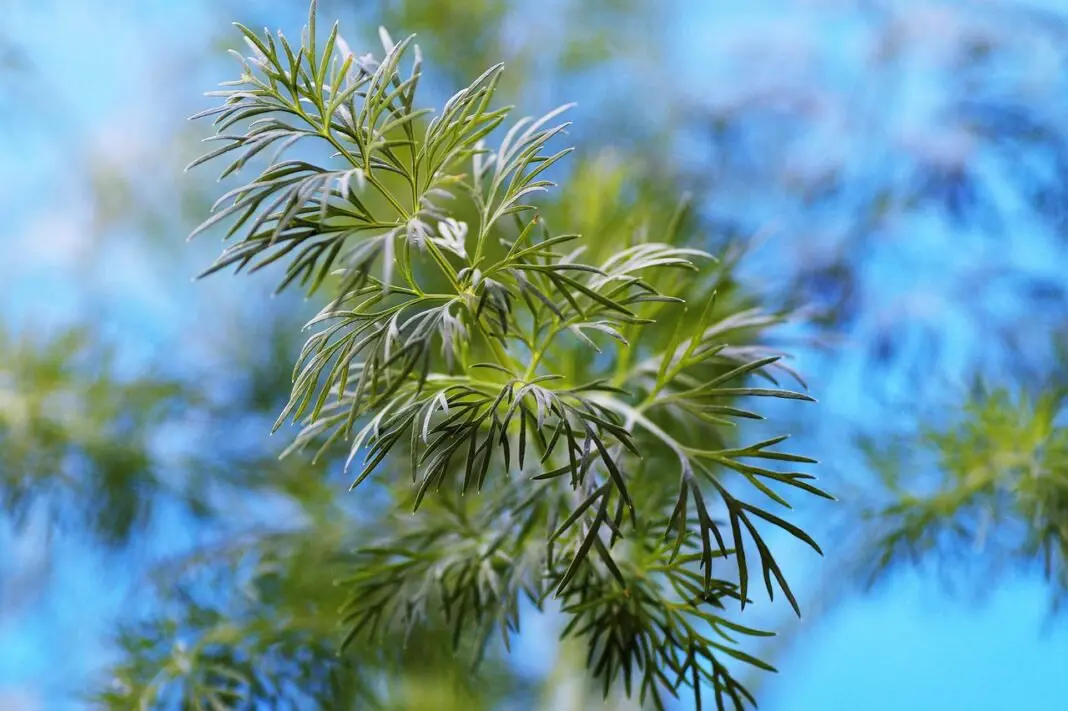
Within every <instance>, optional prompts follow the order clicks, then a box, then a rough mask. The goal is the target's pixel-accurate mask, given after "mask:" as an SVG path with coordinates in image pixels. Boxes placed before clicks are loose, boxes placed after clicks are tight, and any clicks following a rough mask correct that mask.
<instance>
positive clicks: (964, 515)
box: [859, 387, 1068, 606]
mask: <svg viewBox="0 0 1068 711" xmlns="http://www.w3.org/2000/svg"><path fill="white" fill-rule="evenodd" d="M1064 402H1065V391H1064V390H1063V388H1054V389H1049V390H1046V391H1044V392H1042V393H1041V394H1039V395H1038V396H1035V397H1030V396H1027V395H1021V394H1018V393H1017V394H1014V393H1012V392H1010V391H1009V390H1006V389H995V390H991V391H988V390H986V389H985V388H982V387H979V388H977V389H976V392H975V393H974V395H973V397H972V400H971V401H970V402H969V403H968V405H967V407H966V408H965V409H964V410H963V411H962V412H960V414H959V415H957V416H955V417H953V418H951V420H950V421H949V422H948V423H947V424H944V425H930V424H928V425H924V426H923V427H922V428H921V430H920V432H919V434H918V435H916V436H914V437H909V438H901V439H900V440H898V441H896V442H892V443H886V442H883V443H879V444H875V443H869V444H868V450H869V453H870V455H871V460H872V461H873V463H874V465H875V468H876V470H877V471H878V472H879V473H880V474H881V480H882V483H883V485H884V486H883V487H882V488H881V489H879V490H876V491H875V492H874V494H875V495H874V496H872V495H871V494H869V496H868V497H866V500H867V501H868V505H867V506H866V508H865V509H864V511H863V512H862V518H863V519H864V521H865V526H864V528H862V529H861V530H867V531H868V534H867V536H866V537H865V538H864V540H863V541H862V542H861V543H860V550H861V551H862V555H861V556H860V557H859V558H860V559H862V560H864V561H865V564H864V565H863V570H864V572H865V574H866V578H867V580H868V581H869V583H874V582H876V581H879V580H881V579H883V578H884V577H886V575H887V574H888V573H889V572H890V571H892V570H893V569H894V568H895V567H897V566H899V565H918V566H937V567H938V568H939V569H941V571H942V572H943V573H946V574H947V579H951V578H952V577H953V574H954V573H957V574H960V573H963V572H967V571H971V572H976V568H977V567H978V568H979V569H980V571H981V572H982V573H983V574H984V577H985V580H986V581H987V582H986V583H985V584H984V585H983V586H981V587H982V589H989V587H990V585H989V580H990V579H991V578H992V577H993V576H994V575H996V573H998V572H1000V571H1003V570H1004V569H1005V568H1006V567H1015V568H1017V569H1020V568H1022V569H1036V568H1037V569H1040V570H1041V571H1042V573H1043V574H1044V575H1045V577H1046V579H1047V580H1048V581H1049V582H1050V586H1051V597H1052V599H1053V602H1054V605H1055V606H1056V605H1059V604H1060V603H1061V602H1062V601H1063V599H1064V596H1065V593H1066V591H1068V569H1066V561H1068V428H1066V427H1065V422H1064V413H1065V408H1064Z"/></svg>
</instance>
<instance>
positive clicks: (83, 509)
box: [0, 0, 1068, 711]
mask: <svg viewBox="0 0 1068 711" xmlns="http://www.w3.org/2000/svg"><path fill="white" fill-rule="evenodd" d="M306 12H307V6H306V4H305V2H304V0H181V1H179V0H109V1H107V2H104V1H103V0H0V215H2V216H3V217H2V221H0V296H2V301H0V709H4V710H5V711H6V710H11V711H35V710H39V709H42V710H43V709H48V710H51V709H78V708H88V707H91V703H90V701H89V700H88V697H89V696H91V695H92V694H95V693H98V692H100V691H101V690H105V691H106V689H108V688H109V685H110V684H113V683H115V682H114V679H116V678H120V679H121V678H122V677H123V675H124V674H127V675H130V674H134V673H135V671H136V670H138V669H142V670H143V669H144V668H146V666H145V665H147V666H148V667H151V666H152V665H156V666H157V667H158V668H159V669H161V670H163V671H162V672H161V673H162V674H164V675H166V674H170V673H172V672H173V673H174V674H178V673H179V672H180V671H181V670H182V669H183V668H185V667H183V664H187V663H188V658H187V656H186V655H187V654H188V649H189V647H188V644H193V643H195V640H196V639H197V635H202V634H204V633H205V630H208V631H210V633H211V634H216V635H220V637H219V639H226V635H228V634H229V635H245V637H247V644H248V647H247V649H248V650H251V651H249V654H252V655H253V656H255V651H254V650H255V649H256V646H255V645H256V644H257V642H256V640H257V639H258V637H257V635H263V634H265V630H268V629H270V630H274V631H277V630H278V629H285V630H289V629H290V627H292V635H290V636H288V637H286V638H285V639H282V640H281V641H279V640H275V641H274V642H272V644H275V645H276V649H277V646H281V647H286V646H287V645H289V646H291V647H292V648H300V647H302V646H307V647H309V648H312V647H315V645H316V644H325V643H326V640H328V639H329V638H330V635H333V634H334V631H333V627H332V622H333V620H332V619H328V616H326V617H324V618H323V619H319V620H310V621H309V620H307V619H304V620H300V621H299V624H298V623H297V622H294V621H293V620H294V615H293V609H294V607H293V604H294V602H293V601H294V600H296V601H300V600H305V599H307V600H318V599H319V598H318V597H317V596H321V595H324V594H325V593H324V592H323V589H324V588H325V587H328V586H329V585H328V584H329V576H326V575H325V573H324V574H319V573H316V572H315V571H316V570H317V569H319V568H322V567H325V563H324V560H323V555H324V554H323V552H322V551H323V549H322V548H317V547H316V546H315V545H310V544H309V541H318V542H322V541H324V540H325V541H333V542H337V541H339V540H342V539H343V538H344V536H345V535H347V534H346V531H345V529H346V524H345V522H346V521H349V520H353V519H358V517H359V510H360V505H361V502H360V500H359V498H358V497H356V496H354V495H349V496H346V495H345V494H344V492H345V490H346V488H347V483H348V481H347V479H346V478H345V475H344V473H343V472H342V470H341V467H340V465H331V466H323V465H317V466H314V467H313V466H311V465H310V464H309V463H308V462H307V460H302V459H300V458H299V457H298V458H294V459H286V460H283V461H281V462H280V461H278V460H277V457H276V455H277V453H278V451H280V448H281V446H283V445H284V442H282V441H279V439H280V438H274V439H271V440H268V438H267V433H268V432H269V430H270V424H271V422H272V421H273V419H274V417H275V415H276V413H277V411H278V409H279V407H280V406H281V405H282V404H284V402H285V398H286V395H287V388H288V385H289V371H290V367H291V363H292V360H293V358H294V357H295V355H296V353H297V350H298V349H299V345H300V343H299V340H298V339H299V337H300V334H299V326H300V324H301V323H302V322H303V320H304V319H306V318H307V317H309V316H311V315H312V314H313V313H314V312H315V310H316V308H315V304H314V303H308V302H305V301H302V300H301V299H300V298H299V297H296V296H280V297H278V298H277V299H273V300H269V299H267V298H266V296H267V294H268V293H269V291H270V289H271V287H272V286H273V285H272V284H269V283H267V282H265V281H264V279H262V278H258V277H245V276H242V277H240V278H233V277H228V276H216V277H213V278H211V279H208V280H205V281H199V282H196V283H193V282H192V281H191V278H192V277H193V276H194V275H195V274H197V273H198V272H199V271H201V270H202V269H203V268H204V267H206V266H207V265H208V264H209V263H210V261H211V259H212V257H213V255H214V254H215V253H216V252H217V250H218V246H219V245H218V243H217V242H216V241H215V238H214V236H212V235H207V236H205V237H202V238H199V239H198V240H197V241H194V242H192V243H187V242H186V240H185V237H186V236H187V235H188V233H189V232H190V231H191V229H192V228H193V227H194V226H195V225H196V224H197V223H198V222H199V221H201V220H202V219H203V217H204V216H205V215H206V214H207V210H208V208H209V206H210V205H211V203H212V202H213V201H214V198H215V195H216V194H217V192H218V187H219V186H218V184H217V183H215V181H214V180H213V179H212V178H211V176H210V174H209V173H208V172H203V173H199V172H198V173H191V174H186V173H184V172H183V170H182V169H183V167H184V166H185V165H186V164H187V163H188V162H189V161H190V160H191V159H192V158H194V157H195V156H196V155H198V154H199V152H200V149H201V146H200V140H201V139H202V138H203V137H204V136H205V135H207V133H206V132H207V130H208V128H207V127H206V126H201V125H194V124H190V123H188V122H186V121H185V118H186V117H187V116H188V115H190V114H192V113H194V112H196V111H199V110H201V109H203V108H206V107H207V106H208V105H209V100H208V99H205V98H204V97H203V96H202V92H203V91H205V90H209V89H211V88H213V87H214V85H215V84H217V83H218V82H219V81H224V80H226V79H229V78H231V75H232V74H234V66H235V65H234V64H233V62H232V60H230V59H229V58H228V57H227V55H226V52H225V50H226V48H228V47H236V46H238V44H239V38H238V36H237V34H236V32H235V31H233V29H232V27H231V26H230V22H231V21H234V20H239V21H241V22H243V23H244V24H246V25H248V26H251V27H263V26H268V27H271V28H276V27H281V28H285V29H286V30H287V31H288V32H290V33H292V34H296V33H297V32H298V31H299V28H300V26H301V24H302V23H303V22H304V18H305V14H306ZM321 15H322V17H323V19H324V20H331V19H334V18H339V19H340V20H341V23H342V32H343V34H344V35H345V36H346V38H347V39H348V42H349V44H350V45H351V46H352V47H353V49H354V50H356V51H358V52H362V51H366V50H364V49H361V48H363V47H367V48H368V49H369V48H372V47H373V45H374V44H375V42H374V39H375V31H376V29H377V27H378V25H379V24H384V25H385V26H387V27H388V28H389V29H390V31H391V32H392V33H393V35H394V36H395V37H396V36H398V35H404V34H407V33H410V32H415V33H418V36H419V42H420V44H421V45H422V47H423V51H424V54H425V55H426V56H427V58H428V65H427V67H428V68H427V75H426V79H425V80H424V87H423V91H424V95H423V97H424V101H425V102H428V103H430V104H431V105H433V104H440V101H441V100H443V99H444V98H447V97H448V96H449V95H450V94H451V93H452V92H453V91H455V90H456V89H458V88H459V87H461V86H463V85H465V84H466V83H467V82H468V81H470V79H472V78H473V77H474V76H477V74H478V73H480V72H481V70H482V69H483V68H485V67H487V66H489V65H490V64H493V63H495V62H496V61H500V60H503V61H505V62H506V64H507V67H508V70H507V74H506V81H505V86H504V93H505V95H506V99H507V100H508V101H510V102H513V103H516V104H517V105H518V106H519V107H520V108H521V109H523V110H524V111H526V112H529V113H534V112H542V111H545V110H548V109H549V108H551V107H553V106H556V105H557V104H560V103H563V102H566V101H571V100H577V101H578V102H579V106H578V108H577V109H576V112H575V116H574V120H575V126H574V128H573V129H572V131H571V140H572V141H573V142H574V144H575V145H576V146H578V149H579V150H578V151H577V153H576V158H575V160H574V161H572V163H571V165H570V167H569V168H568V172H569V174H570V183H569V184H570V185H573V186H574V187H573V189H571V188H569V194H568V196H567V200H568V201H569V202H568V203H567V208H568V210H569V211H570V214H571V216H572V217H573V218H574V221H575V223H576V225H577V226H578V228H579V229H578V230H577V231H583V230H582V226H583V224H584V222H595V221H597V220H599V219H602V218H604V216H606V215H610V214H612V210H613V209H615V208H625V207H626V205H628V204H630V203H632V202H633V201H635V200H644V201H661V202H666V203H670V202H672V201H674V200H676V199H677V198H678V196H679V195H681V194H683V193H684V192H689V193H691V194H692V195H693V201H694V205H695V207H696V212H697V216H698V218H699V220H700V224H701V227H702V230H701V232H702V234H704V235H705V239H706V240H707V243H706V245H705V246H706V247H708V248H709V249H712V250H714V251H715V252H716V253H717V254H720V255H726V256H727V257H728V259H727V264H728V265H729V267H730V268H731V269H732V270H733V274H734V278H735V279H736V280H737V282H738V283H739V284H740V285H741V287H740V288H743V289H745V290H747V291H748V292H749V293H750V294H751V295H752V296H753V298H759V299H761V300H763V301H764V302H765V303H767V304H769V305H772V306H775V307H777V308H793V309H796V310H797V317H796V318H795V319H794V321H793V323H792V324H791V325H790V326H788V327H784V328H783V329H782V330H781V336H782V338H783V340H784V341H786V342H788V343H789V344H790V346H789V347H790V350H791V351H792V352H793V353H794V355H795V356H796V357H795V363H794V366H795V367H796V368H798V369H799V370H800V371H801V372H802V373H803V374H804V376H805V378H806V380H807V381H808V383H809V386H810V388H811V391H812V393H813V394H814V395H815V396H816V397H817V398H818V399H819V400H820V403H821V404H820V405H819V406H818V407H814V408H805V409H804V412H803V413H798V412H797V411H796V410H794V409H791V408H788V407H784V408H781V410H775V414H774V416H775V417H776V418H778V419H779V421H781V422H784V423H787V424H788V427H789V430H790V431H793V432H794V433H795V435H794V436H795V438H796V439H797V440H798V442H799V444H797V445H796V446H795V449H797V448H803V450H804V451H806V452H811V453H815V454H816V455H817V456H819V457H820V459H821V461H822V462H823V463H824V464H823V465H822V467H821V478H822V480H823V482H824V484H825V485H826V488H828V489H829V490H831V491H832V492H834V493H835V494H836V495H837V496H838V498H839V499H840V500H841V503H840V504H838V505H837V506H835V507H828V506H825V505H821V506H820V507H819V509H818V510H816V509H813V510H812V511H805V510H802V511H800V512H799V515H800V516H801V517H802V519H803V520H804V521H805V523H806V525H807V526H808V527H809V528H810V530H812V531H813V533H814V535H815V536H816V537H817V538H818V539H819V540H820V542H821V543H822V544H823V548H824V549H825V551H826V552H827V557H826V558H825V559H824V560H820V561H813V560H812V557H811V556H803V555H801V554H800V549H799V554H798V556H797V557H796V559H793V558H790V556H789V555H787V556H786V558H785V563H784V567H786V568H787V569H788V573H789V574H790V575H791V576H792V581H793V585H794V588H795V590H796V591H797V593H798V597H799V599H800V602H801V606H802V609H803V610H804V611H805V617H804V619H803V620H802V621H801V622H795V621H792V620H791V619H790V618H789V617H788V616H787V615H786V614H785V611H784V610H779V609H776V608H768V607H766V606H758V608H757V610H756V611H755V612H754V615H755V618H756V619H757V620H759V621H762V622H763V623H765V624H769V625H773V626H774V627H775V628H777V629H779V630H780V635H779V636H778V637H776V638H775V639H774V640H772V642H771V643H770V644H769V645H767V647H766V648H764V649H762V650H761V652H762V653H763V654H765V655H767V656H769V657H770V658H771V659H772V660H773V662H774V663H775V664H776V666H778V667H779V668H780V670H781V671H780V673H779V674H778V675H775V676H767V675H761V676H753V678H752V679H751V683H752V684H753V685H754V688H755V690H756V693H757V695H758V698H759V699H760V701H761V708H764V709H770V710H772V711H804V710H807V709H819V710H821V711H822V710H825V709H843V710H846V709H873V710H881V709H887V710H889V709H894V710H897V709H932V710H933V709H969V710H987V709H989V710H995V709H1036V710H1045V709H1049V710H1051V711H1055V710H1057V709H1068V630H1066V629H1065V625H1064V616H1063V613H1062V612H1061V611H1060V607H1059V602H1060V601H1061V598H1062V596H1063V593H1064V592H1065V590H1068V572H1066V570H1065V567H1064V561H1065V560H1066V556H1068V434H1066V432H1068V430H1066V428H1068V416H1066V415H1065V411H1064V408H1063V406H1062V402H1063V400H1062V395H1063V392H1064V387H1065V385H1066V384H1068V371H1066V370H1065V369H1064V368H1063V367H1062V363H1063V358H1064V355H1065V354H1066V353H1068V351H1066V350H1065V348H1064V346H1065V344H1066V343H1068V269H1066V266H1068V261H1066V257H1068V238H1066V236H1065V221H1066V218H1068V4H1066V3H1058V2H1053V1H1052V0H1046V1H1044V2H1039V1H1038V0H1034V1H1033V2H1023V1H1020V2H1009V1H1000V0H972V1H971V2H964V1H961V2H949V1H936V0H932V1H929V2H919V1H915V2H904V1H902V2H890V1H886V2H879V1H876V0H872V1H869V2H864V1H861V0H852V1H851V0H806V1H802V0H797V1H795V2H776V1H773V0H760V1H759V2H753V1H749V2H740V1H732V0H723V1H719V2H711V1H708V0H539V1H538V2H527V1H526V0H522V1H520V0H516V1H513V2H503V1H502V2H494V1H493V0H456V1H455V2H436V1H431V0H323V1H322V2H321ZM365 504H366V502H365ZM320 564H323V565H320ZM188 576H193V577H195V578H196V581H197V582H196V583H195V584H193V585H191V586H190V587H187V585H186V583H185V582H184V581H185V580H186V579H187V578H188ZM249 600H256V601H259V602H258V603H257V604H255V605H253V604H250V603H249ZM287 610H288V612H284V611H287ZM747 614H748V613H747ZM298 617H299V616H298ZM227 621H229V622H227ZM223 623H226V624H223ZM319 630H321V634H317V631H319ZM525 630H526V631H525V633H524V634H523V635H522V637H521V639H520V642H519V644H518V646H517V647H516V649H514V650H513V652H512V654H511V655H509V656H502V657H501V658H500V659H498V660H496V661H495V662H494V664H493V665H492V669H491V670H490V671H489V672H488V673H489V674H490V676H491V683H490V682H488V683H487V684H486V685H485V688H484V690H483V693H482V694H481V695H480V696H479V697H478V698H477V699H473V698H466V699H464V700H463V701H460V702H457V704H458V705H457V708H545V709H569V708H573V709H582V708H596V707H598V705H600V704H601V703H602V702H601V701H600V699H599V696H597V695H596V694H595V692H594V690H593V689H587V688H585V687H584V686H583V684H582V683H581V680H576V679H574V678H571V677H569V669H568V668H566V667H563V668H562V667H561V665H560V664H557V663H555V661H554V660H555V659H556V658H557V655H556V653H555V646H554V641H553V640H554V636H555V629H554V628H553V625H552V623H551V620H545V621H543V622H538V621H534V622H533V623H527V625H526V627H525ZM243 639H244V638H243ZM189 640H194V642H189ZM242 644H244V642H242ZM437 656H439V655H435V654H428V655H425V657H424V658H421V659H420V662H421V664H422V665H423V667H424V671H425V674H423V675H422V676H418V677H413V678H412V679H410V680H407V683H408V684H410V686H411V688H410V689H409V693H408V696H407V697H406V698H408V699H409V700H408V702H407V704H408V705H407V708H446V706H444V705H441V706H439V705H437V704H438V703H439V701H437V700H436V699H439V698H443V697H440V696H435V694H444V693H445V692H444V691H442V688H443V687H440V686H435V684H441V683H443V682H441V679H439V678H438V676H435V673H436V672H434V671H433V670H434V669H435V668H436V666H435V665H441V666H443V667H447V666H448V661H447V660H445V661H442V660H439V659H437ZM440 656H442V657H444V656H447V655H445V654H444V653H442V655H440ZM139 665H141V666H139ZM571 671H572V672H573V670H571ZM302 673H303V672H302ZM308 673H309V674H312V675H314V670H312V671H310V672H308ZM571 676H572V677H573V676H574V675H573V674H572V675H571ZM442 678H443V677H442ZM420 699H421V701H420ZM432 700H433V701H432ZM476 701H477V704H476ZM441 703H444V702H441ZM308 704H309V706H308V707H309V708H316V706H315V701H314V699H312V698H311V697H309V700H308ZM613 704H616V702H614V701H613V702H611V703H610V704H609V705H610V706H613ZM613 707H618V708H627V707H626V706H624V705H622V702H618V704H616V705H614V706H613Z"/></svg>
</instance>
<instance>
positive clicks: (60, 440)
mask: <svg viewBox="0 0 1068 711" xmlns="http://www.w3.org/2000/svg"><path fill="white" fill-rule="evenodd" d="M0 339H2V340H0V452H3V457H2V461H0V505H2V506H3V510H4V511H5V512H6V513H7V515H8V516H9V520H10V521H11V522H12V523H13V524H14V527H15V530H16V531H18V530H20V529H21V528H22V527H23V526H24V525H25V524H26V522H27V519H28V517H30V516H33V515H40V514H42V513H43V514H44V516H45V520H47V522H48V524H49V527H50V528H52V529H55V528H73V529H75V530H77V531H88V532H90V533H92V534H94V535H95V536H97V538H98V540H100V541H101V542H102V543H105V544H107V545H108V546H111V547H115V546H120V545H122V544H124V543H126V542H127V541H129V539H130V537H131V536H132V534H133V533H135V532H136V531H137V530H138V528H139V527H140V526H141V525H143V524H144V523H145V522H146V521H147V519H148V517H149V516H150V515H151V513H152V510H153V507H154V506H156V505H157V504H159V503H160V501H161V500H163V499H167V498H170V499H172V500H176V501H181V502H184V503H185V504H187V505H190V506H191V507H192V510H194V511H200V510H203V504H204V502H203V499H202V498H201V492H198V491H197V490H196V487H192V488H191V489H187V488H186V487H184V486H182V485H181V482H174V481H171V480H170V479H169V478H168V477H167V476H165V472H163V471H162V468H161V466H160V462H159V460H158V458H157V457H156V456H154V453H153V450H152V446H153V436H154V435H155V433H156V428H158V427H159V426H160V425H161V424H162V423H163V422H165V421H167V420H168V419H169V418H172V417H174V415H175V414H176V413H177V412H178V411H180V409H181V408H182V407H183V406H184V405H186V404H187V403H188V402H189V400H188V398H189V395H190V394H189V392H188V390H187V389H186V388H184V387H183V386H182V384H181V383H180V382H178V381H177V380H167V379H165V378H159V377H148V376H144V377H137V378H122V377H119V376H118V375H117V374H116V372H115V371H116V369H115V368H114V367H113V366H112V362H111V361H112V357H113V354H112V353H111V352H110V351H109V350H108V349H107V348H106V347H104V346H102V345H101V344H100V343H98V342H96V341H95V340H94V339H93V338H92V336H91V334H90V333H89V332H88V331H86V330H84V329H68V330H66V331H64V332H61V333H59V334H57V335H55V336H52V337H49V338H46V339H40V338H34V337H32V336H31V335H22V336H17V335H13V334H10V333H3V334H2V335H0Z"/></svg>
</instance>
